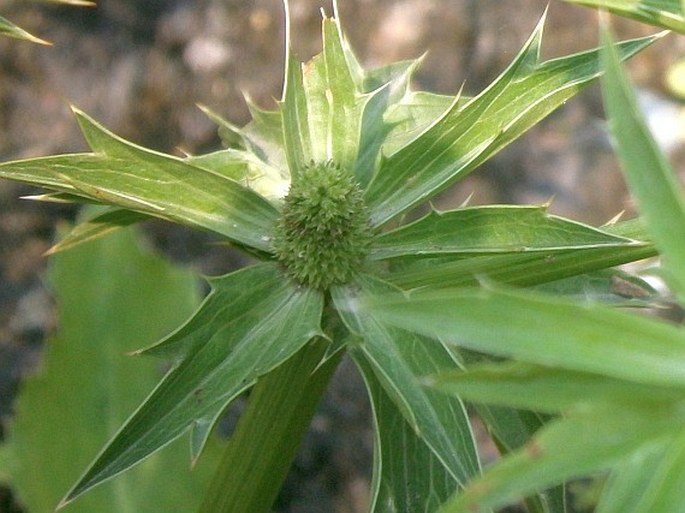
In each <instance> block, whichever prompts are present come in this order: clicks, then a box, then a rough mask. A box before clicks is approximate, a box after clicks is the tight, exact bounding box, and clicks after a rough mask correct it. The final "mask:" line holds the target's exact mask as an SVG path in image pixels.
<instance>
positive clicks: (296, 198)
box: [273, 161, 371, 290]
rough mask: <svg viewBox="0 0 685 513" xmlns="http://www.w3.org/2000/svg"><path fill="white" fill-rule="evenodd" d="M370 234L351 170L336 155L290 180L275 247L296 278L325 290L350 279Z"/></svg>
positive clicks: (364, 252)
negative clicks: (336, 160) (338, 160)
mask: <svg viewBox="0 0 685 513" xmlns="http://www.w3.org/2000/svg"><path fill="white" fill-rule="evenodd" d="M370 238H371V228H370V225H369V215H368V210H367V208H366V205H365V203H364V199H363V193H362V190H361V189H360V188H359V185H358V184H357V182H356V180H355V178H354V175H353V173H352V172H351V171H349V170H347V169H343V168H342V167H340V166H338V165H337V164H335V163H334V162H332V161H328V162H324V163H314V162H312V163H310V164H309V165H308V166H306V167H305V168H304V169H301V170H300V172H299V173H298V174H297V176H296V177H295V178H294V179H293V182H292V184H291V185H290V191H289V192H288V195H287V196H286V198H285V201H284V204H283V214H282V216H281V218H280V221H279V222H278V225H277V227H276V231H275V234H274V240H273V249H274V252H275V254H276V256H277V257H278V259H279V260H280V262H281V263H282V264H283V265H284V267H285V268H286V270H287V272H288V274H289V275H290V276H291V277H292V278H293V279H295V280H296V281H298V282H299V283H301V284H303V285H307V286H309V287H312V288H316V289H320V290H325V289H327V288H329V287H330V286H332V285H338V284H343V283H347V282H348V281H350V280H351V278H352V276H353V275H354V273H355V272H357V271H358V270H359V268H360V267H361V265H362V264H363V262H364V257H365V256H366V250H367V247H368V243H369V240H370Z"/></svg>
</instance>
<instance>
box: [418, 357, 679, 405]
mask: <svg viewBox="0 0 685 513" xmlns="http://www.w3.org/2000/svg"><path fill="white" fill-rule="evenodd" d="M425 383H426V384H427V385H430V386H431V387H432V388H435V389H437V390H441V391H442V392H446V393H449V394H451V395H454V396H458V397H461V398H462V399H464V400H467V401H474V402H484V403H488V404H494V405H499V406H510V407H513V408H521V409H527V410H535V411H539V412H547V413H563V412H565V411H568V410H570V409H572V408H577V407H579V405H580V406H582V405H583V404H587V403H591V402H598V401H604V402H610V403H621V404H626V405H634V406H644V405H650V404H653V403H654V402H655V401H674V400H678V399H680V398H682V395H683V394H682V390H681V389H678V388H673V387H661V386H654V385H644V384H640V383H634V382H630V381H623V380H618V379H615V378H612V377H608V376H604V375H601V374H591V373H587V372H578V371H573V370H566V369H553V368H550V367H543V366H539V365H531V364H528V363H524V362H507V363H499V364H492V363H491V364H481V365H477V366H472V367H470V368H469V369H468V370H467V371H463V372H454V371H452V372H442V373H440V374H437V375H435V376H432V377H430V378H426V380H425Z"/></svg>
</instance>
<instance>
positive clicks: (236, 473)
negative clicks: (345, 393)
mask: <svg viewBox="0 0 685 513" xmlns="http://www.w3.org/2000/svg"><path fill="white" fill-rule="evenodd" d="M327 345H328V344H327V343H326V342H324V341H323V340H316V341H314V342H313V343H311V344H308V345H307V346H306V347H304V348H303V349H302V350H300V351H299V352H298V353H297V354H295V355H294V356H293V357H292V358H290V359H289V360H288V361H286V362H285V363H283V364H282V365H281V366H279V367H277V368H276V369H274V370H273V371H271V372H269V373H268V374H266V375H265V376H263V377H262V378H260V380H259V381H258V382H257V384H256V385H255V387H254V389H253V390H252V392H251V394H250V398H249V400H248V405H247V408H246V409H245V411H244V412H243V413H242V415H241V417H240V420H239V422H238V426H237V427H236V430H235V432H234V434H233V435H232V437H231V440H230V441H229V443H228V446H227V447H226V451H225V453H224V455H223V457H222V460H221V463H220V464H219V468H218V469H217V471H216V473H215V475H214V477H213V479H212V482H211V483H210V485H209V489H208V491H207V493H206V495H205V498H204V501H203V503H202V506H201V507H200V510H199V513H261V512H269V511H271V506H272V504H273V502H274V501H275V500H276V497H277V495H278V492H279V491H280V489H281V486H282V484H283V480H284V479H285V477H286V475H287V473H288V470H289V469H290V465H291V463H292V460H293V458H294V457H295V454H296V453H297V449H298V447H299V445H300V442H301V440H302V437H303V436H304V434H305V432H306V430H307V428H308V426H309V423H310V420H311V418H312V416H313V415H314V413H315V411H316V407H317V405H318V404H319V401H320V399H321V396H322V395H323V393H324V391H325V389H326V386H327V385H328V382H329V381H330V378H331V376H332V375H333V371H334V370H335V368H336V367H337V365H338V363H339V361H340V356H341V353H342V351H341V352H339V353H338V355H336V356H334V357H332V358H330V359H329V360H328V361H327V362H325V363H324V364H323V365H321V366H320V367H318V368H317V366H318V365H319V364H320V363H321V359H322V357H323V355H324V354H325V351H326V347H327Z"/></svg>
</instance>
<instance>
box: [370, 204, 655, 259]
mask: <svg viewBox="0 0 685 513" xmlns="http://www.w3.org/2000/svg"><path fill="white" fill-rule="evenodd" d="M631 245H645V243H642V242H638V241H634V240H630V239H626V238H624V237H617V236H615V235H612V234H610V233H607V232H603V231H601V230H598V229H596V228H592V227H590V226H588V225H584V224H581V223H577V222H574V221H570V220H567V219H563V218H560V217H557V216H553V215H549V214H548V213H547V211H546V208H545V207H535V206H524V207H520V206H513V205H512V206H499V205H491V206H486V207H469V208H461V209H458V210H451V211H447V212H438V211H435V210H433V211H431V213H429V214H428V215H426V216H425V217H422V218H421V219H419V220H417V221H415V222H413V223H410V224H408V225H404V226H402V227H400V228H398V229H396V230H393V231H390V232H387V233H384V234H382V235H381V236H380V237H377V238H376V239H375V240H374V243H373V247H372V248H371V257H372V258H375V259H384V258H393V257H400V256H407V255H440V254H459V255H463V254H466V255H473V254H476V255H478V254H488V253H526V252H534V251H546V252H551V251H562V250H570V249H590V248H598V247H626V246H631Z"/></svg>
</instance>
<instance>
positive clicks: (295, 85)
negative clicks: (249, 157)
mask: <svg viewBox="0 0 685 513" xmlns="http://www.w3.org/2000/svg"><path fill="white" fill-rule="evenodd" d="M322 34H323V52H322V53H321V54H319V55H317V56H315V57H314V58H313V59H312V60H311V61H310V62H308V63H307V64H305V65H300V64H299V63H298V62H296V61H295V60H294V59H293V58H292V56H291V52H290V51H289V52H288V56H287V66H286V84H285V88H284V92H283V102H282V105H281V110H282V115H283V134H284V138H285V145H286V151H287V157H288V165H289V167H290V172H291V174H296V173H297V170H298V169H302V167H303V166H304V165H306V164H307V163H309V161H311V160H314V161H315V162H326V161H328V160H334V161H335V162H336V163H337V164H339V165H340V166H342V167H345V168H347V169H354V166H355V162H356V160H357V154H358V151H359V131H360V125H361V119H362V110H363V107H364V104H365V103H366V101H367V99H366V97H364V96H363V95H362V94H361V93H360V91H359V88H358V82H359V80H358V77H356V76H355V73H354V69H353V68H352V67H351V66H350V61H349V60H348V58H349V56H350V55H351V54H350V52H349V51H347V50H346V42H345V41H344V38H343V35H342V31H341V29H340V26H339V24H338V22H337V20H335V19H332V18H328V17H324V19H323V26H322ZM288 45H290V42H289V41H288Z"/></svg>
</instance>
